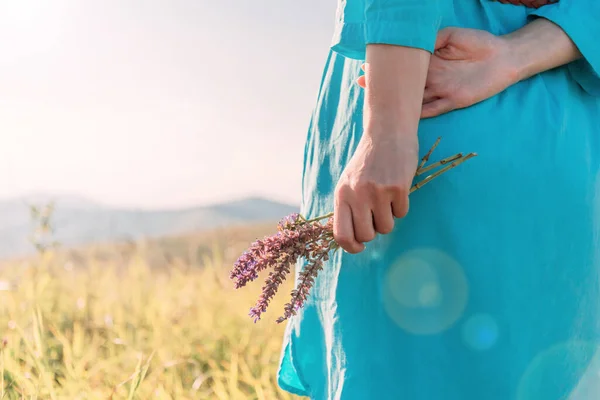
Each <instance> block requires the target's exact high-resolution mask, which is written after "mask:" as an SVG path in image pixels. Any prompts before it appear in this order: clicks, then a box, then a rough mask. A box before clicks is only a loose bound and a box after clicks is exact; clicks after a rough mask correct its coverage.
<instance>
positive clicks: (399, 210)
mask: <svg viewBox="0 0 600 400" xmlns="http://www.w3.org/2000/svg"><path fill="white" fill-rule="evenodd" d="M408 205H409V201H408V195H398V196H397V197H395V198H394V200H393V201H392V214H393V215H394V217H396V218H404V217H405V216H406V214H408Z"/></svg>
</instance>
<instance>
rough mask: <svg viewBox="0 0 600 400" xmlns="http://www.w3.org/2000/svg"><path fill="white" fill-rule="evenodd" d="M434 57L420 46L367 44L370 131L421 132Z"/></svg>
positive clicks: (366, 114)
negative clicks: (424, 95) (425, 94)
mask: <svg viewBox="0 0 600 400" xmlns="http://www.w3.org/2000/svg"><path fill="white" fill-rule="evenodd" d="M430 57H431V54H430V53H429V52H428V51H426V50H421V49H416V48H410V47H402V46H392V45H384V44H369V45H368V46H367V60H366V61H367V65H366V67H367V74H366V93H365V109H364V117H365V133H366V134H375V135H378V134H384V135H387V134H402V135H404V134H409V135H416V134H417V128H418V124H419V119H420V114H421V104H422V99H423V91H424V89H425V79H426V77H427V70H428V68H429V60H430Z"/></svg>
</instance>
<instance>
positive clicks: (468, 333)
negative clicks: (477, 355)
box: [462, 314, 499, 351]
mask: <svg viewBox="0 0 600 400" xmlns="http://www.w3.org/2000/svg"><path fill="white" fill-rule="evenodd" d="M498 336H499V329H498V323H497V322H496V320H495V319H494V318H493V317H492V316H491V315H488V314H476V315H473V316H471V317H469V319H468V320H467V321H466V322H465V323H464V325H463V327H462V338H463V341H464V342H465V344H466V345H467V347H469V348H471V349H473V350H477V351H483V350H489V349H491V348H492V347H494V345H495V344H496V343H497V342H498Z"/></svg>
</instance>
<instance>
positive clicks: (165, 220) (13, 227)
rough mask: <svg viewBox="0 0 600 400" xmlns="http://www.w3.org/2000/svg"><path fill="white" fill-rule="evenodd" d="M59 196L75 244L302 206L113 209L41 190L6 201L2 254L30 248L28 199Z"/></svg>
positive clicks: (254, 217)
mask: <svg viewBox="0 0 600 400" xmlns="http://www.w3.org/2000/svg"><path fill="white" fill-rule="evenodd" d="M51 200H54V202H55V211H54V214H53V219H52V221H53V226H54V229H55V240H57V241H58V242H59V243H61V245H64V246H73V245H81V244H89V243H97V242H106V241H119V240H123V241H128V240H139V239H142V238H155V237H161V236H168V235H178V234H185V233H190V232H197V231H203V230H208V229H214V228H220V227H226V226H230V225H240V224H250V223H253V224H254V223H257V222H265V221H275V220H278V219H280V218H281V217H283V216H285V215H287V214H290V213H292V212H297V209H298V207H296V206H293V205H289V204H283V203H279V202H275V201H271V200H268V199H263V198H247V199H242V200H237V201H232V202H227V203H220V204H214V205H209V206H203V207H194V208H187V209H180V210H164V211H160V210H159V211H148V210H135V209H124V208H123V209H121V208H111V207H106V206H103V205H100V204H97V203H95V202H92V201H88V200H86V199H82V198H77V197H58V198H52V197H51V196H44V195H36V196H29V197H27V198H20V199H15V200H8V201H0V258H7V257H12V256H18V255H25V254H28V253H30V252H31V251H32V250H33V248H32V246H31V244H30V242H29V236H30V234H31V232H32V222H31V217H30V213H29V207H28V204H34V205H43V204H46V203H48V202H49V201H51Z"/></svg>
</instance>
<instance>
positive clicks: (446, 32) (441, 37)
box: [435, 28, 454, 50]
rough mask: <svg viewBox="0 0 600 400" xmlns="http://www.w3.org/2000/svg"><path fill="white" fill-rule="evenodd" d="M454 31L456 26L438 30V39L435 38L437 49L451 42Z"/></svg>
mask: <svg viewBox="0 0 600 400" xmlns="http://www.w3.org/2000/svg"><path fill="white" fill-rule="evenodd" d="M452 33H454V28H444V29H442V30H441V31H439V32H438V35H437V39H436V40H435V50H439V49H441V48H443V47H446V46H447V45H448V43H450V37H451V36H452Z"/></svg>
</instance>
